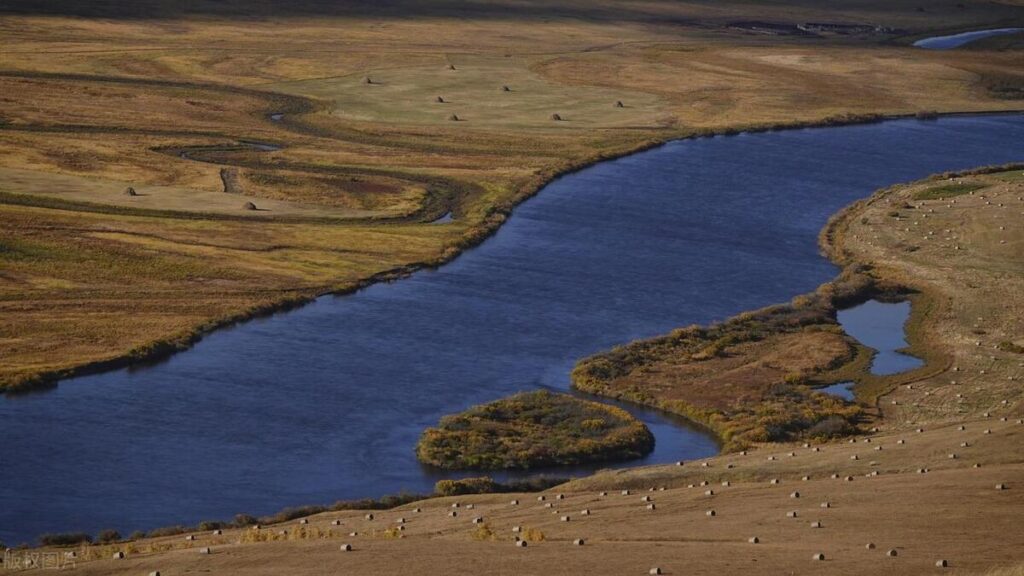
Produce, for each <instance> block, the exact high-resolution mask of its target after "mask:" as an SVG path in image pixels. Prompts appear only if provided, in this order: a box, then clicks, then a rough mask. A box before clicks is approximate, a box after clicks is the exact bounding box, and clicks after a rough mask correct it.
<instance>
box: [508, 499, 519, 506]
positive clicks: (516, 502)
mask: <svg viewBox="0 0 1024 576" xmlns="http://www.w3.org/2000/svg"><path fill="white" fill-rule="evenodd" d="M509 505H510V506H519V500H518V499H513V500H512V501H511V502H509Z"/></svg>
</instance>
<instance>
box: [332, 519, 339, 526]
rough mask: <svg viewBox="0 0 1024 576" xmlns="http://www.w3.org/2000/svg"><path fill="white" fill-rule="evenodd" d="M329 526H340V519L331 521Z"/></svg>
mask: <svg viewBox="0 0 1024 576" xmlns="http://www.w3.org/2000/svg"><path fill="white" fill-rule="evenodd" d="M331 526H341V520H335V521H333V522H331Z"/></svg>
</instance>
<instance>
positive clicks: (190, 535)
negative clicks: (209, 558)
mask: <svg viewBox="0 0 1024 576" xmlns="http://www.w3.org/2000/svg"><path fill="white" fill-rule="evenodd" d="M195 539H196V537H195V535H193V534H189V535H188V536H185V540H188V541H192V540H195Z"/></svg>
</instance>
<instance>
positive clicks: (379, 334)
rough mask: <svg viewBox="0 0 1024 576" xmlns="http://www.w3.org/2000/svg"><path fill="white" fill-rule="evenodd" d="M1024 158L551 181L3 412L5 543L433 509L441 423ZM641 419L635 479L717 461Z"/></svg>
mask: <svg viewBox="0 0 1024 576" xmlns="http://www.w3.org/2000/svg"><path fill="white" fill-rule="evenodd" d="M1020 160H1024V117H1021V116H1009V115H1007V116H978V117H951V118H942V119H939V120H937V121H917V120H899V121H890V122H883V123H879V124H872V125H861V126H848V127H841V128H821V129H805V130H791V131H779V132H770V133H761V134H742V135H737V136H731V137H716V138H702V139H696V140H686V141H679V142H673V143H670V144H668V145H666V146H663V147H661V148H657V149H653V150H650V151H647V152H643V153H640V154H636V155H633V156H630V157H627V158H622V159H619V160H614V161H609V162H605V163H602V164H599V165H596V166H593V167H591V168H588V169H586V170H582V171H580V172H578V173H575V174H572V175H569V176H566V177H563V178H560V179H558V180H556V181H554V182H552V183H551V184H549V185H548V186H547V187H546V188H545V189H544V190H543V191H542V192H541V193H540V194H539V195H538V196H536V197H535V198H533V199H531V200H529V201H527V202H525V203H524V204H523V205H521V206H520V207H518V208H517V209H516V211H515V214H514V215H513V217H512V218H510V219H509V221H508V222H507V223H506V224H505V226H504V227H502V229H501V230H500V231H499V232H498V233H497V234H496V235H495V236H494V237H493V238H491V239H489V240H487V241H486V242H485V243H484V244H483V245H481V246H480V247H478V248H476V249H474V250H471V251H469V252H467V253H466V254H464V255H462V256H461V257H459V258H458V259H456V260H455V261H454V262H452V263H450V264H448V265H446V266H444V267H442V268H440V269H438V270H435V271H425V272H421V273H418V274H416V275H414V276H413V277H411V278H409V279H406V280H402V281H399V282H395V283H392V284H381V285H375V286H372V287H370V288H367V289H366V290H363V291H361V292H359V293H357V294H353V295H349V296H344V297H326V298H322V299H319V300H318V301H316V302H315V303H313V304H311V305H309V306H305V307H303V308H300V309H298V310H295V311H292V312H288V313H283V314H279V315H276V316H272V317H269V318H264V319H260V320H255V321H251V322H248V323H245V324H242V325H239V326H236V327H234V328H230V329H225V330H221V331H218V332H215V333H214V334H212V335H210V336H209V337H207V338H206V339H204V340H203V341H202V342H200V343H199V344H197V345H196V346H195V347H194V348H193V349H191V350H189V351H187V352H184V353H181V354H178V355H176V356H173V357H172V358H170V359H169V360H167V361H166V362H163V363H160V364H157V365H155V366H151V367H146V368H136V369H125V370H117V371H112V372H109V373H105V374H100V375H94V376H87V377H81V378H76V379H74V380H71V381H66V382H62V383H61V384H60V386H59V387H57V388H56V389H54V390H51V391H49V392H46V393H41V394H33V395H27V396H18V397H7V398H3V399H2V400H0V438H3V454H2V463H3V465H2V466H0V540H3V541H5V542H6V543H8V544H13V543H17V542H21V541H29V540H32V539H34V538H35V537H36V536H37V535H38V534H40V533H42V532H47V531H63V530H86V531H90V532H93V533H95V532H96V531H97V530H99V529H103V528H116V529H118V530H120V531H121V532H122V533H127V532H130V531H132V530H135V529H150V528H153V527H157V526H162V525H168V524H178V523H181V524H190V523H195V522H197V521H200V520H205V519H224V518H230V517H231V516H232V515H233V514H235V513H237V512H248V513H253V514H263V513H270V512H275V511H277V510H279V509H281V508H283V507H285V506H289V505H299V504H308V503H329V502H332V501H334V500H338V499H347V498H358V497H367V496H379V495H383V494H391V493H397V492H399V491H401V490H410V491H414V492H420V491H429V490H430V488H431V487H432V485H433V482H434V481H435V480H436V479H437V478H438V475H437V474H436V473H434V472H433V471H430V470H427V469H424V468H423V467H421V466H419V465H418V464H417V463H416V460H415V457H414V454H413V446H414V445H415V442H416V439H417V437H418V435H419V433H420V431H421V430H422V429H423V428H424V427H426V426H429V425H432V424H434V423H435V422H436V421H437V419H438V418H439V417H440V416H441V415H443V414H446V413H450V412H454V411H457V410H461V409H463V408H465V407H466V406H469V405H471V404H476V403H480V402H485V401H489V400H493V399H496V398H498V397H501V396H505V395H507V394H510V393H513V392H516V391H520V390H528V389H533V388H537V387H542V386H543V387H549V388H553V389H562V390H564V389H567V388H568V384H569V383H568V373H569V371H570V370H571V368H572V366H573V364H574V362H575V361H576V360H577V359H579V358H581V357H583V356H585V355H588V354H591V353H594V352H597V351H600V350H602V349H605V348H608V347H610V346H614V345H616V344H619V343H623V342H627V341H629V340H631V339H634V338H641V337H647V336H653V335H657V334H661V333H664V332H666V331H669V330H671V329H673V328H676V327H680V326H685V325H687V324H692V323H695V322H697V323H706V322H711V321H715V320H720V319H724V318H726V317H728V316H730V315H732V314H735V313H738V312H741V311H743V310H749V309H752V308H757V307H760V306H764V305H767V304H772V303H776V302H782V301H786V300H789V299H790V298H791V297H792V296H794V295H796V294H800V293H802V292H805V291H808V290H812V289H814V288H815V287H816V286H818V285H819V284H820V283H822V282H824V281H827V280H829V279H830V278H831V277H832V276H833V274H834V273H835V268H834V267H833V266H832V265H831V264H830V263H829V262H827V261H826V260H825V259H824V258H822V256H821V255H820V254H819V252H818V248H817V244H816V237H817V234H818V231H819V229H820V228H821V227H822V225H823V224H824V223H825V221H826V220H827V218H828V217H829V215H831V214H832V213H834V212H835V211H836V210H838V209H839V208H841V207H842V206H844V205H845V204H848V203H849V202H851V201H853V200H855V199H857V198H861V197H864V196H866V195H868V194H870V193H871V192H872V191H874V190H875V189H877V188H879V187H882V186H887V185H889V184H892V183H896V182H903V181H908V180H914V179H917V178H920V177H923V176H925V175H928V174H931V173H935V172H939V171H943V170H950V169H958V168H967V167H973V166H977V165H982V164H994V163H1004V162H1010V161H1020ZM639 413H640V414H641V415H642V417H643V418H644V419H645V420H646V421H647V422H649V423H650V424H652V426H653V427H654V429H655V434H656V437H657V442H658V447H657V449H656V451H655V452H654V453H653V454H652V455H651V456H650V457H648V458H647V459H646V460H645V461H644V462H666V461H670V460H675V459H679V458H695V457H701V456H706V455H709V454H712V453H714V452H715V450H716V447H715V444H714V442H713V441H712V440H711V439H710V438H709V437H708V436H706V435H705V434H703V433H701V432H700V431H696V430H692V429H688V428H685V427H682V426H678V425H676V424H673V423H672V422H671V421H669V420H667V419H666V418H665V417H664V416H662V415H659V414H657V413H653V412H648V411H639ZM634 464H635V463H634Z"/></svg>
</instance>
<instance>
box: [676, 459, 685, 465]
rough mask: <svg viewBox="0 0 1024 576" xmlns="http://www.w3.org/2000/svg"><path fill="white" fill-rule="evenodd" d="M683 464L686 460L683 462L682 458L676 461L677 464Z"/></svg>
mask: <svg viewBox="0 0 1024 576" xmlns="http://www.w3.org/2000/svg"><path fill="white" fill-rule="evenodd" d="M683 464H685V462H683V461H682V460H677V461H676V466H682V465H683Z"/></svg>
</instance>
